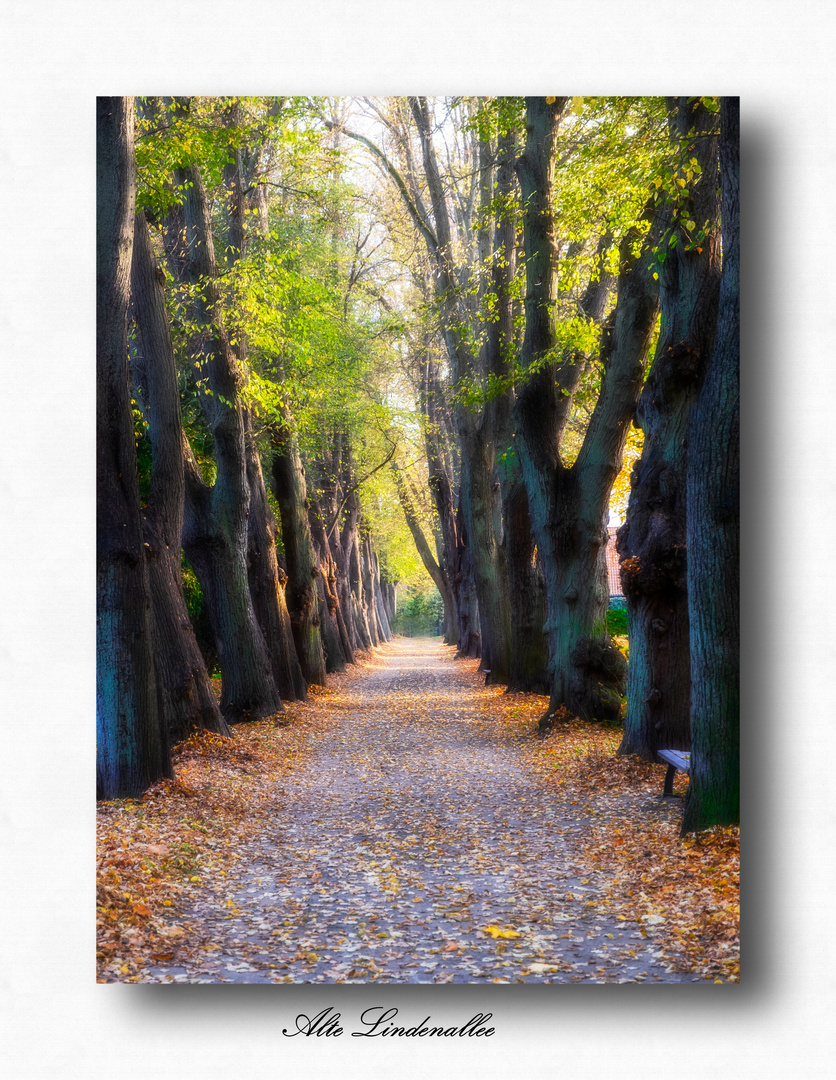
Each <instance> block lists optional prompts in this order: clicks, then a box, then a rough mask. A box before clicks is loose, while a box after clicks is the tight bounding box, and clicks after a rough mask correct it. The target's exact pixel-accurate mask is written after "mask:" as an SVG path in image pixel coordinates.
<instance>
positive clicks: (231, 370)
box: [97, 98, 396, 798]
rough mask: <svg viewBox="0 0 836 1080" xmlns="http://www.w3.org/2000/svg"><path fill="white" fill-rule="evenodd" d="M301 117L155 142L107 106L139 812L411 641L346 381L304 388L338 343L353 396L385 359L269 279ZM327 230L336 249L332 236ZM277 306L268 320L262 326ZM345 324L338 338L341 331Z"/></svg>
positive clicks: (113, 428)
mask: <svg viewBox="0 0 836 1080" xmlns="http://www.w3.org/2000/svg"><path fill="white" fill-rule="evenodd" d="M283 105H284V103H282V102H280V101H272V102H269V103H263V102H257V103H255V105H254V106H253V107H252V108H250V110H249V111H250V113H251V115H249V116H245V115H244V112H245V104H244V103H242V102H241V101H239V100H233V101H225V102H217V101H214V102H213V101H209V102H203V103H199V104H198V103H195V102H194V101H192V100H190V99H166V100H159V99H143V100H142V101H141V102H140V120H139V125H140V137H139V140H138V139H137V138H136V123H137V120H136V111H135V107H134V101H133V99H130V98H101V99H99V101H98V106H97V123H98V130H97V182H98V218H97V273H98V278H97V290H98V291H97V317H98V324H97V325H98V330H97V333H98V338H97V379H98V400H97V436H98V451H97V453H98V457H97V493H98V506H97V511H98V519H97V529H98V531H97V543H98V548H97V590H98V622H97V661H98V679H97V717H98V763H97V764H98V768H97V789H98V794H99V797H101V798H114V797H124V796H129V795H136V794H138V793H140V792H142V791H143V790H145V788H147V787H148V785H149V784H150V783H151V782H153V781H154V780H156V779H158V778H160V777H164V776H170V775H171V767H170V760H169V746H170V745H171V743H172V742H174V741H177V740H179V739H182V738H183V737H185V736H186V735H187V734H189V733H190V732H192V731H195V730H207V731H212V732H216V733H218V734H221V735H227V734H229V728H228V725H229V724H232V723H236V722H239V721H242V720H248V719H258V718H261V717H266V716H271V715H274V714H275V713H277V712H279V711H280V710H281V709H282V708H283V706H282V699H285V700H293V699H304V698H305V696H306V691H307V686H308V684H311V683H313V684H319V685H322V684H324V682H325V676H326V672H328V671H339V670H343V669H344V667H345V664H346V663H350V662H352V661H353V658H354V654H355V652H356V651H358V650H362V649H367V648H369V647H371V646H373V645H377V644H380V643H381V642H382V641H386V640H389V639H390V638H391V634H392V631H391V622H392V620H393V618H394V615H395V603H396V597H395V584H396V582H395V581H393V580H392V579H391V578H390V577H387V575H386V569H385V568H384V569H383V571H381V564H380V559H379V556H378V553H377V552H376V550H375V546H374V542H373V537H372V529H371V528H370V525H369V522H368V521H367V520H366V519H365V518H364V516H363V512H362V508H361V504H360V498H359V489H360V487H361V485H362V483H363V480H364V479H366V478H365V477H362V476H360V475H359V474H358V466H357V463H356V461H355V452H354V448H353V437H354V430H353V429H352V427H351V425H350V423H349V420H348V418H347V417H346V415H345V413H346V402H344V401H343V402H340V401H337V402H336V403H335V402H334V400H326V401H324V402H320V403H319V405H318V406H317V404H316V403H317V396H319V397H322V396H323V395H324V396H325V397H326V398H327V394H328V387H327V382H326V383H323V380H322V379H319V381H318V382H316V385H315V386H314V387H313V389H312V388H311V387H310V386H308V387H306V386H305V381H304V377H303V376H304V372H300V367H301V368H305V367H306V366H307V367H310V366H311V360H310V358H306V359H305V360H304V362H302V363H301V364H300V362H299V359H298V357H294V356H293V355H292V347H293V346H295V347H296V348H297V349H298V348H299V346H300V342H304V341H305V340H306V338H310V337H311V336H313V337H316V334H317V330H319V343H320V344H321V345H322V355H321V356H320V358H319V359H321V360H322V361H325V362H327V361H328V360H331V361H332V362H333V368H334V370H333V371H332V372H331V379H332V381H333V380H338V381H340V382H342V383H343V384H344V386H345V383H346V382H350V381H351V380H352V379H353V380H354V381H355V382H356V381H357V380H358V379H361V378H362V377H363V376H364V371H365V366H364V365H365V363H366V361H367V359H368V358H367V357H365V358H364V357H362V356H360V357H359V358H358V356H357V355H356V354H355V353H352V352H351V349H350V345H351V342H350V340H348V338H347V331H346V326H348V324H349V323H350V320H349V319H348V318H347V317H346V318H344V319H343V320H342V324H341V328H342V330H343V331H344V333H343V334H342V336H341V337H340V338H339V340H337V341H336V342H333V341H331V342H329V341H328V340H327V339H326V338H325V337H324V336H323V326H321V325H320V326H318V327H317V324H316V320H315V319H313V318H309V319H308V320H307V321H305V319H304V317H303V316H304V312H305V308H306V306H308V307H310V306H312V305H317V309H316V310H317V312H318V314H319V316H322V311H323V309H324V308H327V307H328V305H329V304H332V306H333V303H335V302H338V303H340V304H343V303H344V297H342V295H338V293H337V291H336V290H335V289H334V288H332V289H331V290H330V291H329V290H328V289H327V288H326V287H325V286H323V284H322V281H321V280H320V281H319V282H317V281H316V280H315V279H313V278H310V277H305V275H304V274H302V273H300V272H299V271H298V269H297V270H294V269H293V268H292V267H289V266H288V264H287V262H285V264H284V265H282V266H281V267H280V269H279V272H278V273H277V274H273V276H272V278H271V276H270V272H269V271H270V261H271V259H275V258H276V253H275V252H272V253H271V247H275V244H271V243H270V240H271V235H270V226H269V213H270V198H269V196H268V194H267V193H266V190H265V189H266V187H267V184H268V183H269V180H268V176H273V175H274V173H275V167H271V168H266V167H265V164H264V159H265V158H266V157H268V156H270V155H276V154H277V152H278V141H279V139H278V119H279V118H280V117H281V114H282V111H283ZM287 112H288V114H292V107H291V106H288V109H287ZM285 119H286V122H287V123H288V124H289V127H288V129H287V130H286V131H285V133H284V135H285V140H286V141H287V142H289V141H290V140H291V137H295V138H296V140H297V142H298V141H299V140H302V139H304V137H305V134H306V132H305V128H304V126H302V127H301V128H300V126H299V125H298V124H297V123H295V122H294V117H293V116H292V115H290V116H289V118H288V117H286V118H285ZM142 140H145V142H144V144H142ZM320 149H321V148H319V147H314V148H313V149H311V148H310V147H309V148H308V159H309V160H308V161H307V167H308V171H310V170H311V169H313V170H316V169H321V168H323V162H322V154H321V153H320V152H319V151H320ZM312 154H313V158H312V157H311V155H312ZM138 158H139V159H140V161H141V169H140V176H139V179H140V182H139V185H138V184H137V159H138ZM325 164H326V165H327V162H326V163H325ZM262 180H264V181H265V182H264V183H262V182H261V181H262ZM332 186H333V185H332ZM248 218H252V227H249V228H248V226H247V219H248ZM320 218H321V215H320ZM300 221H301V226H302V227H306V226H307V227H309V228H312V225H311V221H310V220H306V219H304V216H303V217H302V218H301V219H298V220H297V221H296V227H297V228H298V227H300ZM315 224H316V228H315V229H314V230H313V231H314V232H315V233H316V236H315V237H314V239H316V238H317V237H318V238H319V239H320V240H321V234H322V220H318V222H317V223H315ZM326 224H327V222H326ZM256 237H259V238H260V239H261V241H262V243H261V250H260V251H259V253H258V259H257V260H256V262H255V263H253V260H251V259H249V252H248V244H249V243H250V241H251V240H253V241H255V239H256ZM219 238H220V242H221V244H222V245H223V248H224V249H225V252H226V260H225V265H222V264H221V262H220V261H219V259H218V257H217V255H216V251H217V250H218V240H219ZM327 239H328V242H329V244H330V248H331V250H330V259H329V263H330V264H333V265H329V272H330V274H331V276H332V277H333V278H334V279H338V278H339V277H340V270H339V266H338V265H337V264H338V262H339V259H338V250H337V249H338V247H339V244H340V237H339V236H338V235H337V234H336V231H335V230H332V235H331V236H330V237H328V238H327ZM272 240H273V241H275V240H276V237H275V236H273V237H272ZM281 246H282V248H283V252H284V254H285V255H286V254H287V250H288V248H290V249H293V250H297V251H298V249H299V248H300V247H301V246H302V245H301V243H300V241H299V240H298V239H297V240H296V242H295V244H291V243H289V242H288V240H287V237H285V242H284V244H283V245H281ZM259 262H260V264H261V273H260V275H257V276H254V269H253V267H254V265H255V266H256V268H258V263H259ZM244 271H246V272H244ZM353 284H356V281H355V282H354V283H353ZM271 289H272V292H271ZM294 290H295V292H296V294H299V293H303V294H304V293H305V292H306V291H307V293H313V295H312V296H310V295H308V296H302V298H301V299H300V296H299V295H293V293H294ZM278 291H281V292H282V295H283V298H284V304H283V315H284V317H285V319H286V320H292V319H296V320H298V321H299V322H300V323H302V324H303V325H302V327H301V329H298V332H297V333H296V335H295V337H294V338H293V340H292V341H291V340H290V339H289V338H287V337H286V338H282V336H281V334H280V333H279V332H278V329H277V326H276V325H275V324H271V322H270V320H271V318H272V317H273V316H274V315H275V309H276V302H275V295H276V293H277V292H278ZM259 294H260V295H261V300H262V305H263V306H264V307H265V308H266V315H265V314H262V317H261V318H259V317H257V314H256V315H255V316H253V315H252V314H251V315H250V317H249V318H248V319H244V318H242V308H243V307H245V306H246V303H249V304H250V305H254V304H255V302H256V300H257V299H258V297H259ZM236 305H237V306H236ZM344 314H345V315H346V316H347V311H346V312H345V313H344ZM334 325H335V323H333V322H332V323H327V320H326V326H325V329H326V330H328V331H330V332H331V333H333V330H334ZM265 327H266V329H265ZM348 329H349V330H350V329H352V327H350V326H348ZM353 329H354V331H355V333H356V331H357V328H356V327H354V328H353ZM378 329H379V328H378ZM265 342H266V343H267V344H265ZM329 347H330V354H329ZM251 351H252V354H253V355H250V353H251ZM293 380H295V384H296V385H295V397H296V398H297V399H299V400H300V401H301V402H302V404H301V405H300V408H304V402H305V399H306V395H307V408H308V412H309V413H310V414H311V416H314V415H315V418H316V420H315V421H314V420H313V419H310V418H309V424H308V427H309V428H310V429H315V431H316V435H315V437H314V438H313V439H311V440H309V442H311V445H310V447H309V454H308V459H307V462H306V463H305V464H303V460H302V454H301V450H300V438H301V434H300V427H299V425H298V424H297V423H296V420H295V418H294V417H293V416H292V414H291V409H290V402H291V401H292V400H293V398H294V395H293V394H292V393H291V392H290V389H289V386H288V384H289V383H290V382H291V381H293ZM373 396H374V395H372V397H373ZM312 403H313V404H312ZM351 404H352V405H353V406H354V407H356V405H357V401H356V397H355V399H354V400H353V401H352V402H351ZM372 404H373V402H372ZM384 435H385V432H384ZM378 441H380V440H378ZM138 447H139V454H138V453H137V448H138ZM373 452H374V448H373ZM377 452H378V453H382V451H377ZM392 455H393V451H392V450H391V449H390V450H389V451H388V452H386V453H383V456H382V461H381V462H380V464H378V465H377V466H375V468H373V469H372V470H371V471H372V472H374V471H376V470H377V469H379V468H380V467H381V465H384V464H386V463H387V462H388V461H389V460H390V459H391V457H392ZM263 459H264V460H265V461H267V462H269V466H268V470H267V471H268V479H269V481H270V487H271V489H272V490H268V484H267V483H266V482H265V469H264V467H263V464H262V460H263ZM143 463H144V464H145V466H146V468H145V470H143ZM277 514H278V517H279V518H280V521H281V528H280V529H279V528H278V524H277V520H276V515H277ZM277 540H278V541H279V542H280V545H281V549H280V550H279V549H277ZM184 557H185V560H186V570H187V572H188V573H189V574H192V575H194V577H196V579H197V582H198V583H199V592H200V594H201V599H202V603H203V604H204V606H205V609H206V610H207V612H208V616H209V623H210V626H211V637H212V648H211V654H212V656H216V657H217V659H218V663H219V666H220V670H221V677H222V692H221V698H220V703H219V704H218V703H217V701H216V698H215V694H214V692H213V689H212V686H211V682H210V675H209V671H208V669H207V664H206V651H207V650H205V649H204V650H203V651H202V650H201V648H200V646H199V643H198V638H197V636H196V634H195V631H194V628H193V625H192V622H191V620H190V617H189V612H188V610H187V604H186V597H185V592H184V585H183V573H184Z"/></svg>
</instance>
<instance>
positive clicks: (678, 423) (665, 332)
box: [617, 98, 720, 761]
mask: <svg viewBox="0 0 836 1080" xmlns="http://www.w3.org/2000/svg"><path fill="white" fill-rule="evenodd" d="M671 104H672V105H673V104H674V103H673V101H672V102H671ZM676 110H677V111H676V113H675V114H674V115H673V116H672V119H671V121H670V127H671V136H672V139H673V141H674V144H675V145H677V146H678V145H679V144H680V143H681V142H682V141H683V140H685V139H686V137H687V134H688V132H689V130H691V129H694V130H695V131H696V132H697V136H698V137H697V138H695V139H694V140H693V142H692V143H690V144H689V143H687V142H686V143H684V145H685V146H686V147H687V154H686V156H687V157H688V158H689V159H690V158H695V159H696V160H697V161H698V162H699V165H700V169H701V174H700V177H699V178H698V179H696V180H695V181H692V182H691V187H690V195H689V196H688V198H687V199H686V200H685V201H684V202H683V203H682V205H680V206H679V207H677V208H676V212H675V215H674V218H673V220H672V222H671V226H670V230H669V231H667V232H666V233H665V235H664V236H663V238H662V241H661V244H660V249H661V250H662V251H663V252H665V253H666V257H665V262H664V264H663V265H662V266H660V267H659V271H658V272H659V284H660V295H661V313H662V322H661V328H660V333H659V342H658V345H657V347H656V355H655V358H654V360H653V365H652V367H651V370H650V375H649V376H648V379H647V383H646V384H645V387H644V390H643V391H642V395H641V399H640V401H639V404H638V408H637V410H636V424H637V426H639V427H640V428H641V429H642V430H643V431H644V436H645V440H644V448H643V450H642V456H641V459H640V460H639V462H638V463H637V464H636V465H635V466H634V469H633V477H632V483H631V489H630V500H629V504H628V507H627V516H626V521H625V524H624V525H622V526H621V528H620V529H619V531H618V537H617V550H618V554H619V560H620V566H621V581H622V584H623V588H624V595H625V597H626V600H627V619H628V636H629V641H630V666H629V671H628V676H627V717H626V720H625V725H624V738H623V740H622V744H621V747H620V748H619V752H620V753H622V754H626V753H634V754H638V755H639V756H641V757H643V758H645V759H647V760H649V761H653V760H655V756H656V751H657V750H658V749H674V750H688V749H689V748H690V745H691V739H690V724H689V711H690V694H691V679H690V661H689V630H688V594H687V588H686V563H687V559H686V537H685V531H686V511H685V469H686V433H687V429H688V415H689V412H690V410H691V407H692V404H693V402H694V400H695V399H696V395H697V392H698V388H699V384H700V380H701V378H702V375H703V372H704V370H705V365H706V363H707V359H708V355H709V353H710V349H711V342H712V339H713V334H714V327H715V322H716V317H717V296H718V288H719V275H720V242H719V231H718V228H717V222H718V217H719V198H718V189H717V137H716V134H714V133H713V129H714V127H715V124H716V121H715V120H714V117H713V116H712V114H711V113H709V112H708V111H707V110H706V109H705V108H704V106H702V105H701V104H700V103H699V102H698V101H697V102H695V103H693V104H688V103H687V99H685V98H679V99H676ZM668 210H669V213H673V207H671V206H670V205H669V208H668ZM688 220H693V221H694V222H695V223H697V222H699V224H700V225H702V224H703V222H708V223H709V225H708V230H707V235H706V237H705V240H704V241H703V243H702V245H700V247H701V250H697V249H696V248H693V249H692V250H687V247H688V230H687V229H686V227H685V225H684V222H685V221H688ZM671 237H675V239H676V244H675V246H674V247H671V246H670V244H669V239H670V238H671Z"/></svg>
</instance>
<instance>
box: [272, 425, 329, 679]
mask: <svg viewBox="0 0 836 1080" xmlns="http://www.w3.org/2000/svg"><path fill="white" fill-rule="evenodd" d="M272 438H273V470H272V471H273V490H274V492H275V495H276V499H277V501H278V504H279V513H280V514H281V519H282V542H283V544H284V553H285V561H286V563H287V575H288V582H287V589H286V591H285V595H286V597H287V607H288V611H289V613H290V625H291V628H292V630H293V640H294V641H295V643H296V653H297V655H298V657H299V663H300V665H301V667H302V673H303V675H304V677H305V678H306V679H307V681H308V682H309V683H313V684H314V685H316V686H325V654H324V652H323V649H322V637H321V633H320V625H321V624H320V617H319V602H318V599H317V588H316V578H317V576H318V574H319V564H318V560H317V555H316V551H315V549H314V545H313V540H312V539H311V529H310V524H309V522H308V509H309V504H308V494H307V487H306V484H305V472H304V469H303V468H302V460H301V458H300V456H299V447H298V444H297V442H296V437H295V435H294V434H293V432H292V431H291V428H290V423H289V417H288V416H287V415H286V414H284V415H281V418H280V421H278V422H276V423H275V424H274V426H273V429H272Z"/></svg>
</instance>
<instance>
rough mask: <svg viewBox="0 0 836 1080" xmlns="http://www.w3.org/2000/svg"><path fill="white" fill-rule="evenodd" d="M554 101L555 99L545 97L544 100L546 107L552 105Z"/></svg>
mask: <svg viewBox="0 0 836 1080" xmlns="http://www.w3.org/2000/svg"><path fill="white" fill-rule="evenodd" d="M555 101H556V98H553V97H547V98H546V104H547V105H554V103H555Z"/></svg>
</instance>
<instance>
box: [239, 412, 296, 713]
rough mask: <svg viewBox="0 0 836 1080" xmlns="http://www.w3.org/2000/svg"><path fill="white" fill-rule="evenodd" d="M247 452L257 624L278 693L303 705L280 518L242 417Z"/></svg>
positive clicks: (249, 562) (251, 571)
mask: <svg viewBox="0 0 836 1080" xmlns="http://www.w3.org/2000/svg"><path fill="white" fill-rule="evenodd" d="M244 436H245V439H246V451H247V484H248V486H249V489H250V506H249V514H248V516H247V577H248V580H249V583H250V595H251V597H252V601H253V608H254V609H255V614H256V618H257V619H258V624H259V626H260V627H261V632H262V634H263V635H264V641H265V644H266V646H267V652H268V655H269V657H270V663H271V666H272V671H273V679H274V681H275V683H276V688H277V689H278V691H279V694H280V695H281V697H282V698H284V699H285V700H293V699H296V700H298V701H304V700H305V699H306V698H307V696H308V687H307V683H306V681H305V677H304V675H303V674H302V668H301V666H300V663H299V659H298V657H297V655H296V645H295V642H294V637H293V629H292V624H291V621H290V614H289V612H288V609H287V603H286V600H285V590H284V584H285V580H286V577H287V575H286V574H285V573H284V571H283V570H282V569H281V567H280V566H279V563H278V559H277V558H276V519H275V518H274V516H273V511H272V510H271V509H270V504H269V503H268V502H267V492H266V490H265V487H264V475H263V473H262V471H261V458H260V457H259V454H258V448H257V446H256V445H255V435H254V433H253V430H252V418H251V416H250V415H249V412H246V413H245V416H244Z"/></svg>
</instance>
